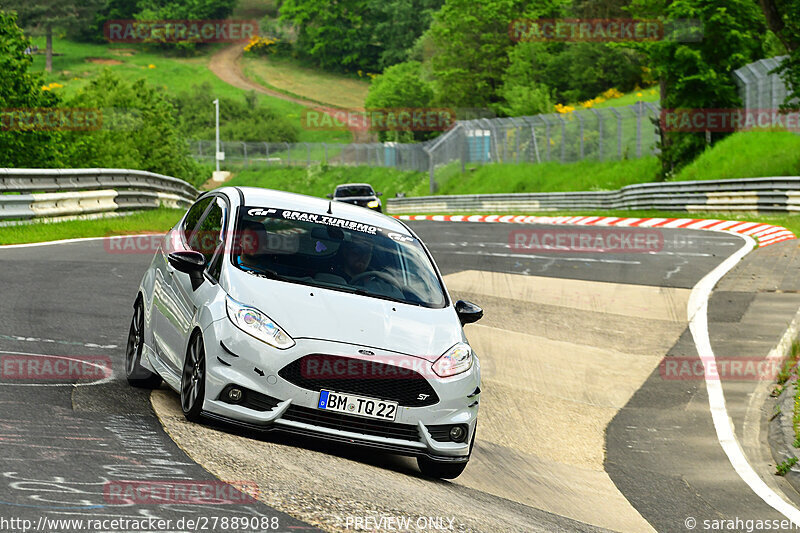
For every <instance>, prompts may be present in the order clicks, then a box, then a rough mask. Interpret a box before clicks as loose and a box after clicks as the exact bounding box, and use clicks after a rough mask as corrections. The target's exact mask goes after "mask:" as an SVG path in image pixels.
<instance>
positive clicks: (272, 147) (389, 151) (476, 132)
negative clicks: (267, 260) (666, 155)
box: [190, 102, 659, 176]
mask: <svg viewBox="0 0 800 533" xmlns="http://www.w3.org/2000/svg"><path fill="white" fill-rule="evenodd" d="M658 112H659V111H658V107H657V106H656V105H654V104H652V103H648V102H639V103H637V104H636V105H631V106H627V107H617V108H603V109H583V110H579V111H574V112H570V113H564V114H557V113H556V114H548V115H535V116H527V117H514V118H492V119H476V120H466V121H458V122H456V123H455V125H454V127H452V128H451V129H450V130H448V131H447V132H446V133H444V134H443V135H441V136H439V137H437V138H436V139H433V140H430V141H427V142H424V143H415V144H403V143H394V142H387V143H368V144H359V143H351V144H336V143H267V142H222V143H221V151H222V152H224V153H225V161H226V162H227V164H235V165H243V166H251V165H259V166H265V165H266V166H310V165H322V164H324V165H352V166H356V165H362V166H372V167H391V168H396V169H399V170H414V171H419V172H430V173H431V176H433V175H434V171H435V170H436V169H437V168H439V167H441V166H443V165H448V164H451V163H455V162H458V163H460V165H461V166H462V168H463V167H465V166H466V165H467V164H475V163H477V164H486V163H522V162H528V163H541V162H545V161H559V162H562V163H569V162H575V161H581V160H584V159H598V160H606V159H632V158H639V157H643V156H646V155H651V154H653V153H654V151H655V150H656V130H655V126H654V124H653V120H654V119H655V118H656V117H657V116H658ZM190 150H191V153H192V155H193V156H194V157H195V158H196V159H197V160H200V161H209V162H211V161H214V158H215V154H216V147H215V143H214V142H213V141H192V142H191V144H190Z"/></svg>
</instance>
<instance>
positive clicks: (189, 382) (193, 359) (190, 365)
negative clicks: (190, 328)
mask: <svg viewBox="0 0 800 533" xmlns="http://www.w3.org/2000/svg"><path fill="white" fill-rule="evenodd" d="M205 394H206V350H205V345H204V344H203V336H202V335H200V333H196V334H195V335H194V336H193V337H192V340H191V341H190V342H189V349H188V350H187V352H186V359H184V362H183V373H182V374H181V409H182V410H183V416H185V417H186V419H187V420H189V421H191V422H199V421H200V419H201V418H202V414H201V413H202V411H203V399H204V398H205Z"/></svg>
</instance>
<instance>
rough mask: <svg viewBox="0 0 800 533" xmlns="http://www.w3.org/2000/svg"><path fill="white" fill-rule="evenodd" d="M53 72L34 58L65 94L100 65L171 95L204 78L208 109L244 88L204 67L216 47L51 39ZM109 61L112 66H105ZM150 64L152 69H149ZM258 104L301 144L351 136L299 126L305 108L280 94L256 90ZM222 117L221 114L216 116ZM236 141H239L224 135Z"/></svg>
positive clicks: (48, 79)
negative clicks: (179, 51) (167, 48)
mask: <svg viewBox="0 0 800 533" xmlns="http://www.w3.org/2000/svg"><path fill="white" fill-rule="evenodd" d="M32 40H33V42H34V43H35V44H38V45H39V49H40V50H43V49H44V45H45V43H44V39H43V38H34V39H32ZM53 41H54V42H53V51H54V52H55V53H57V54H61V55H57V56H54V57H53V72H52V73H50V74H47V73H45V72H44V67H45V57H44V54H37V55H36V56H34V65H33V69H32V70H33V71H39V72H42V73H45V74H46V76H45V79H46V83H51V82H57V83H60V84H62V85H64V87H63V88H58V89H54V90H55V91H56V93H58V94H62V95H64V96H65V97H69V96H71V95H74V94H76V93H77V92H78V91H79V90H80V88H81V87H83V86H85V85H86V84H87V83H88V82H89V81H90V80H91V79H92V78H93V77H95V76H97V75H98V74H99V73H100V72H101V71H102V70H103V69H105V68H109V69H111V70H112V71H113V72H114V73H115V74H117V75H118V76H120V77H121V78H122V79H125V80H128V81H132V80H138V79H141V78H144V79H146V80H147V81H148V82H149V83H150V84H152V85H154V86H156V87H161V88H162V89H164V90H165V91H167V92H168V93H170V94H179V93H181V92H184V91H186V90H187V89H188V88H189V87H190V86H191V85H200V84H202V83H204V82H208V83H210V84H211V87H212V92H211V93H210V94H209V95H208V105H209V108H211V107H212V104H211V102H212V100H214V99H215V98H219V97H229V98H237V99H240V100H241V99H242V98H243V97H244V95H245V93H246V92H247V91H244V90H242V89H238V88H236V87H233V86H232V85H228V84H227V83H225V82H223V81H222V80H220V79H219V78H217V77H216V76H215V75H214V73H213V72H211V71H210V70H209V69H208V61H209V58H210V56H211V54H212V53H213V52H214V51H216V50H218V49H219V46H220V45H215V46H209V47H208V48H204V49H202V50H203V51H202V52H200V53H198V55H196V56H193V57H178V56H174V55H168V54H166V53H159V52H154V51H152V50H150V49H148V48H146V47H143V46H138V45H130V44H92V43H77V42H72V41H68V40H66V39H58V38H54V40H53ZM109 62H112V63H114V64H109ZM150 65H153V67H155V68H150ZM258 99H259V103H260V104H261V105H262V106H264V107H267V108H270V109H272V110H274V111H275V112H276V113H278V114H280V115H283V116H284V117H286V118H287V119H288V120H289V121H290V122H292V123H293V124H295V125H296V126H298V129H299V130H300V135H299V139H298V140H299V141H300V142H350V141H351V140H352V135H351V134H350V133H349V132H341V131H316V130H304V129H302V128H300V125H301V119H302V117H303V110H304V109H305V108H304V106H301V105H299V104H295V103H293V102H287V101H285V100H281V99H279V98H274V97H271V96H268V95H264V94H259V95H258ZM221 120H223V121H224V120H225V117H221ZM223 140H224V141H237V140H238V139H223Z"/></svg>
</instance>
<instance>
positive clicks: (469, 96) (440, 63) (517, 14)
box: [426, 0, 567, 108]
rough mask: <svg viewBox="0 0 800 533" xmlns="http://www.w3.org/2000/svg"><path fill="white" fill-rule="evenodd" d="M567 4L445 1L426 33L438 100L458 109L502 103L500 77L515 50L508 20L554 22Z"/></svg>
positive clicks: (556, 1)
mask: <svg viewBox="0 0 800 533" xmlns="http://www.w3.org/2000/svg"><path fill="white" fill-rule="evenodd" d="M566 5H567V1H566V0H564V1H561V0H540V1H538V2H535V3H533V2H526V1H524V0H483V1H481V2H475V1H473V0H446V2H445V4H444V6H442V9H441V10H440V11H439V12H438V13H436V15H434V19H433V22H432V23H431V27H430V29H429V30H428V32H427V34H426V38H428V39H430V42H431V44H432V48H433V55H432V56H431V58H430V70H431V73H432V75H433V77H434V82H435V86H436V94H437V99H438V101H439V102H440V103H441V104H443V105H450V106H455V107H461V108H482V107H491V106H494V105H495V104H498V103H500V102H502V95H501V94H500V91H501V88H502V86H503V74H504V73H505V71H506V68H507V67H508V64H509V59H508V53H509V50H510V49H511V48H512V46H513V45H514V41H513V40H512V38H511V34H510V32H509V28H510V25H511V23H512V21H514V20H516V19H525V18H528V19H536V18H540V17H554V16H557V15H559V14H561V13H562V12H563V8H564V7H565V6H566Z"/></svg>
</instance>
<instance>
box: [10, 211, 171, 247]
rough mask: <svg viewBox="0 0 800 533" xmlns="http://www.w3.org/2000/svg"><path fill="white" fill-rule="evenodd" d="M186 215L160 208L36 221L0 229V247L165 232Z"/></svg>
mask: <svg viewBox="0 0 800 533" xmlns="http://www.w3.org/2000/svg"><path fill="white" fill-rule="evenodd" d="M185 212H186V211H185V210H184V209H167V208H160V209H154V210H152V211H142V212H140V213H135V214H132V215H126V216H120V217H113V218H101V219H96V220H70V221H66V222H53V223H43V222H36V223H33V224H23V225H19V226H6V227H3V228H2V229H0V244H24V243H32V242H47V241H55V240H61V239H78V238H83V237H106V236H109V235H126V234H135V233H151V232H152V233H165V232H166V231H167V230H169V229H170V228H171V227H172V226H174V225H175V224H176V223H177V222H178V220H180V218H181V217H182V216H183V214H184V213H185Z"/></svg>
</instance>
